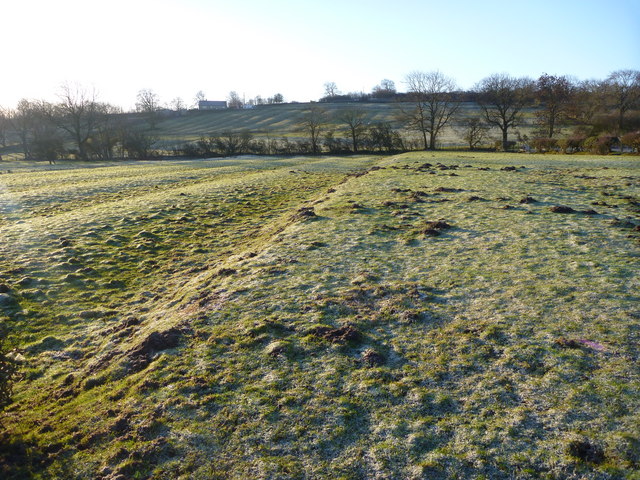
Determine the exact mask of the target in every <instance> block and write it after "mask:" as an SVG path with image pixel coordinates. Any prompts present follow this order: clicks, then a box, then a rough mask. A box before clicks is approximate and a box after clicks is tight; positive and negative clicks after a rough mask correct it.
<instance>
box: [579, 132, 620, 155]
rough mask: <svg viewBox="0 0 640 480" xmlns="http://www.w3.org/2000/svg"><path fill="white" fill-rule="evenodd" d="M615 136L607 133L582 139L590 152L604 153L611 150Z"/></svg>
mask: <svg viewBox="0 0 640 480" xmlns="http://www.w3.org/2000/svg"><path fill="white" fill-rule="evenodd" d="M615 138H616V137H614V136H613V135H609V134H604V135H600V136H599V137H589V138H587V139H586V140H585V141H584V148H585V149H586V150H588V151H590V152H591V153H596V154H598V155H606V154H607V153H609V152H610V151H611V147H612V146H613V143H614V141H615Z"/></svg>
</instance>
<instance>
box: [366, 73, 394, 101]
mask: <svg viewBox="0 0 640 480" xmlns="http://www.w3.org/2000/svg"><path fill="white" fill-rule="evenodd" d="M371 93H372V95H373V96H374V97H376V98H389V97H393V96H394V95H395V94H396V84H395V83H394V82H393V80H388V79H386V78H385V79H384V80H382V81H381V82H380V85H376V86H375V87H373V90H372V92H371Z"/></svg>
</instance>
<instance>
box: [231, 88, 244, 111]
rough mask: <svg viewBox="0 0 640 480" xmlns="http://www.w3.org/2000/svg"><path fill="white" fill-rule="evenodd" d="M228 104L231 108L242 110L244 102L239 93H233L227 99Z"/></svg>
mask: <svg viewBox="0 0 640 480" xmlns="http://www.w3.org/2000/svg"><path fill="white" fill-rule="evenodd" d="M227 104H228V105H229V108H242V106H243V105H244V102H243V101H242V98H240V95H238V92H236V91H232V92H229V96H228V97H227Z"/></svg>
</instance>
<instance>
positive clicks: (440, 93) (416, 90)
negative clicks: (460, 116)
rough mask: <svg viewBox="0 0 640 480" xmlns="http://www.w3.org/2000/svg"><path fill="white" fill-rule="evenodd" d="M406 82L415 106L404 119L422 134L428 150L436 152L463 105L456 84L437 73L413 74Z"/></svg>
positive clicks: (409, 75) (404, 113)
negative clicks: (459, 99)
mask: <svg viewBox="0 0 640 480" xmlns="http://www.w3.org/2000/svg"><path fill="white" fill-rule="evenodd" d="M405 81H406V83H407V86H408V89H409V94H410V98H411V99H412V101H413V103H414V105H415V106H414V108H413V110H411V111H404V112H403V113H402V117H403V118H404V120H405V121H406V123H407V124H408V126H409V128H411V129H413V130H416V131H417V132H419V133H420V135H421V136H422V140H423V144H424V149H425V150H427V149H428V150H435V149H436V140H437V138H438V135H439V134H440V133H441V132H442V129H443V128H444V127H445V126H446V125H447V124H448V123H449V121H450V120H451V118H452V117H453V115H454V114H455V113H456V112H457V111H458V108H459V106H460V102H459V101H458V100H457V98H456V96H455V90H456V84H455V81H454V80H453V79H451V78H449V77H447V76H445V75H443V74H442V73H440V72H437V71H434V72H418V71H416V72H411V73H410V74H408V75H407V76H406V80H405ZM427 136H428V137H429V138H428V139H427Z"/></svg>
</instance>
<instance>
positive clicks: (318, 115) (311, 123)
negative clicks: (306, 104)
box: [301, 105, 327, 155]
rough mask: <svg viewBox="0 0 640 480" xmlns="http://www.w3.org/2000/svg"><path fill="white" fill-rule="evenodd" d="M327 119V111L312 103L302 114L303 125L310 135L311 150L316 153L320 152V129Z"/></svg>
mask: <svg viewBox="0 0 640 480" xmlns="http://www.w3.org/2000/svg"><path fill="white" fill-rule="evenodd" d="M326 121H327V113H326V111H325V110H324V109H323V108H320V107H318V106H317V105H312V106H311V108H310V109H309V110H308V111H307V112H306V113H305V114H304V115H303V116H302V121H301V127H302V129H303V130H304V131H305V132H306V133H307V135H308V136H309V141H310V143H311V152H312V153H313V154H314V155H317V154H318V153H320V142H319V138H320V130H321V129H322V127H323V126H324V124H325V123H326Z"/></svg>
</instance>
